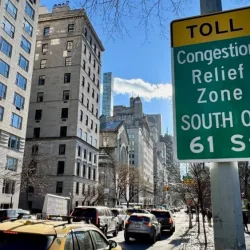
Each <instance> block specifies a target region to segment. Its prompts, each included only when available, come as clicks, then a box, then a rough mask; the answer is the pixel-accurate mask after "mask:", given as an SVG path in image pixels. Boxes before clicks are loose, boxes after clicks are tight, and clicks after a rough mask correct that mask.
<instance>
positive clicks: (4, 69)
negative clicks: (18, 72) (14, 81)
mask: <svg viewBox="0 0 250 250" xmlns="http://www.w3.org/2000/svg"><path fill="white" fill-rule="evenodd" d="M9 71H10V66H9V65H8V64H7V63H6V62H4V61H3V60H1V59H0V74H1V75H3V76H5V77H6V78H8V77H9Z"/></svg>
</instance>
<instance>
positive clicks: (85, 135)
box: [83, 132, 88, 141]
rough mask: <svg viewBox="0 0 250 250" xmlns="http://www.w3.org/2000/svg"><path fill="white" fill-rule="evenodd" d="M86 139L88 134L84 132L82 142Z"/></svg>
mask: <svg viewBox="0 0 250 250" xmlns="http://www.w3.org/2000/svg"><path fill="white" fill-rule="evenodd" d="M87 139H88V133H87V132H84V137H83V140H84V141H87Z"/></svg>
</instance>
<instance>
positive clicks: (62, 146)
mask: <svg viewBox="0 0 250 250" xmlns="http://www.w3.org/2000/svg"><path fill="white" fill-rule="evenodd" d="M65 152H66V144H60V145H59V155H65Z"/></svg>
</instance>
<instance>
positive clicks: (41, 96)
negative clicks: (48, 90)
mask: <svg viewBox="0 0 250 250" xmlns="http://www.w3.org/2000/svg"><path fill="white" fill-rule="evenodd" d="M36 101H37V102H43V92H38V93H37V100H36Z"/></svg>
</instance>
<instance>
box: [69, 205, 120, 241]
mask: <svg viewBox="0 0 250 250" xmlns="http://www.w3.org/2000/svg"><path fill="white" fill-rule="evenodd" d="M71 216H73V221H74V222H79V221H85V222H87V223H91V224H94V225H96V226H97V227H98V228H100V229H101V230H102V231H103V233H104V234H105V235H107V234H110V233H112V234H113V236H114V237H115V236H117V234H118V230H119V225H118V219H117V218H116V217H115V216H114V215H113V213H112V212H111V210H110V209H109V208H108V207H102V206H78V207H76V208H75V209H74V210H73V212H72V213H71Z"/></svg>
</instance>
